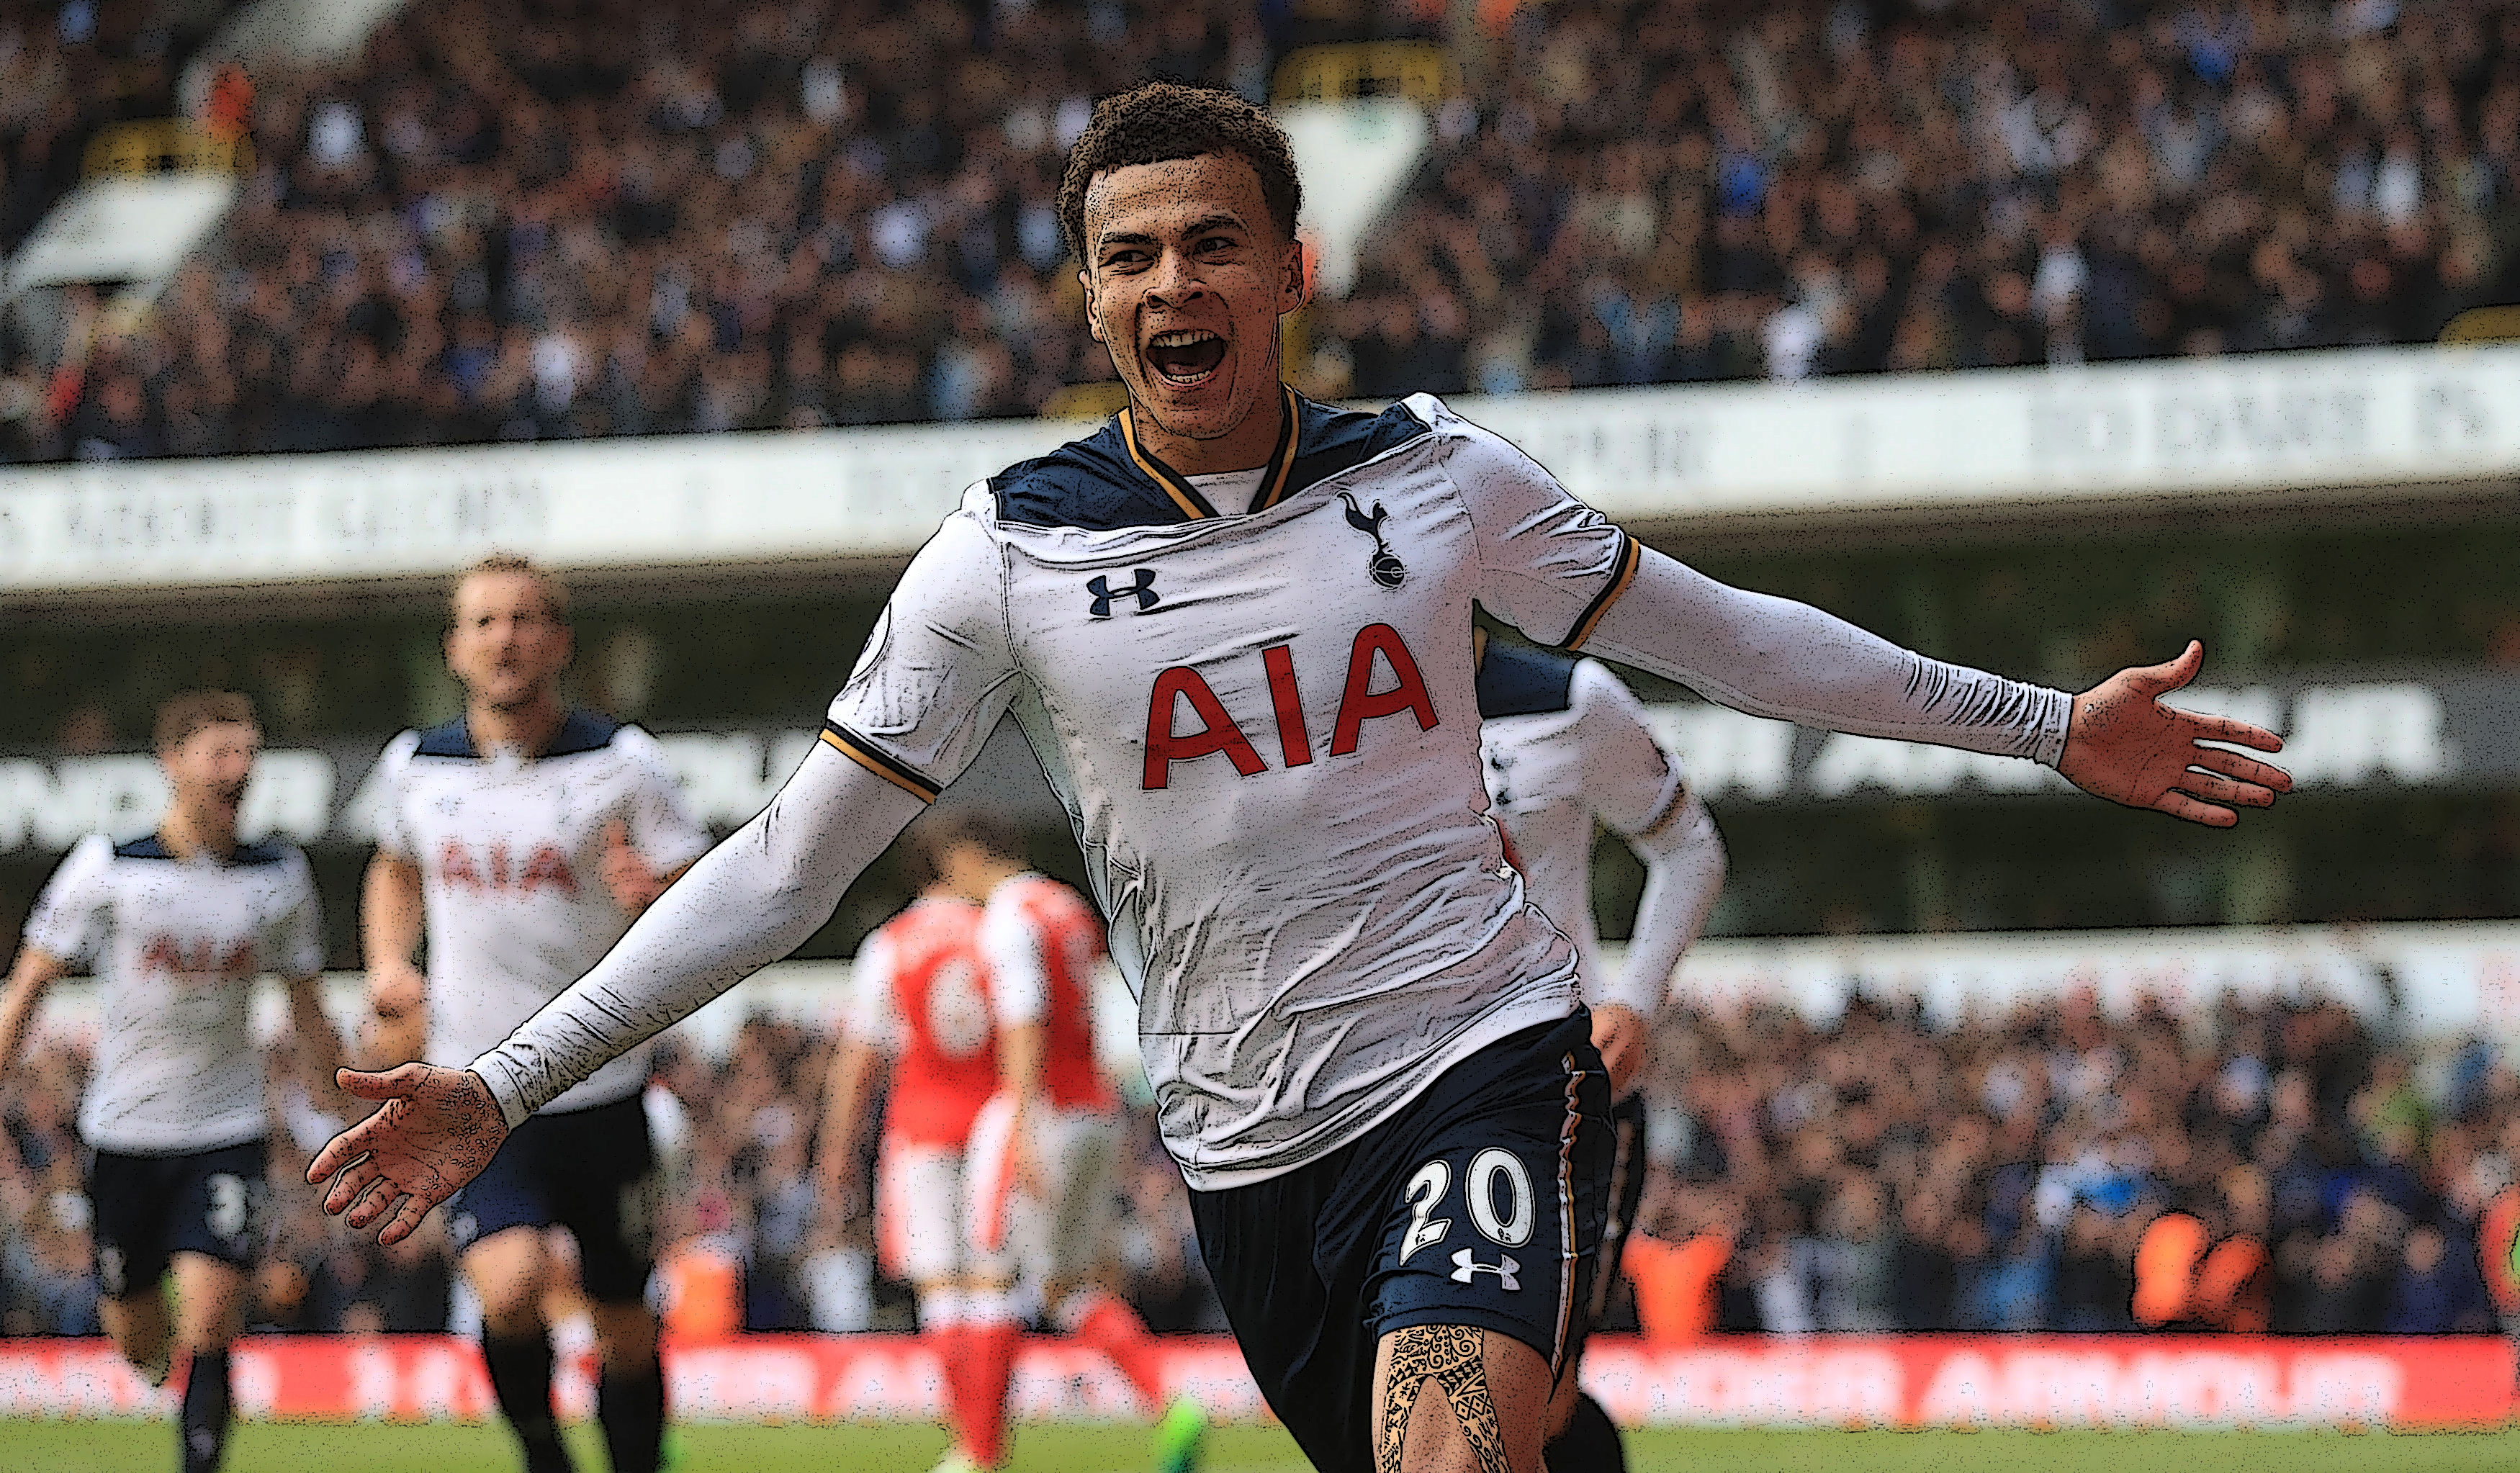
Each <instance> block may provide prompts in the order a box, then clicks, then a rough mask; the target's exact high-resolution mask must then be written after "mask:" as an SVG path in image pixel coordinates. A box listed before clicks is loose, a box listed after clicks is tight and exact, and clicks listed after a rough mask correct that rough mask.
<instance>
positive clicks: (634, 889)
mask: <svg viewBox="0 0 2520 1473" xmlns="http://www.w3.org/2000/svg"><path fill="white" fill-rule="evenodd" d="M670 883H672V880H671V878H670V877H669V876H667V875H663V874H659V873H657V872H656V871H655V870H651V869H649V868H648V862H647V861H646V860H644V859H641V858H640V857H639V851H638V850H637V849H635V848H633V847H631V844H630V826H629V825H627V824H624V823H622V822H621V821H620V820H619V819H614V820H613V821H612V822H611V823H609V824H607V825H605V826H604V888H605V889H606V890H607V891H608V892H609V893H610V894H611V896H612V903H613V904H614V905H616V906H619V907H620V908H621V909H622V910H624V911H627V912H628V913H630V914H631V915H638V914H639V913H640V912H642V911H644V910H646V909H648V908H649V907H650V906H652V905H654V904H655V903H656V897H657V896H659V895H662V894H664V893H665V886H666V885H668V884H670Z"/></svg>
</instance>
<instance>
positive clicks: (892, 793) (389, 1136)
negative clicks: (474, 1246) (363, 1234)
mask: <svg viewBox="0 0 2520 1473" xmlns="http://www.w3.org/2000/svg"><path fill="white" fill-rule="evenodd" d="M921 808H922V802H921V800H920V799H919V798H917V797H915V796H913V795H911V794H909V793H907V792H904V791H903V790H902V789H901V788H900V787H898V786H896V785H895V784H894V783H893V782H891V781H887V780H885V779H883V778H880V777H877V776H876V775H875V774H873V773H871V772H869V771H868V770H867V769H866V768H864V767H861V766H860V765H859V764H857V763H856V762H853V761H851V760H850V759H848V758H846V757H843V756H841V755H840V754H839V753H838V752H837V751H834V750H832V749H830V748H829V747H826V746H819V745H818V746H816V747H815V748H814V750H813V752H812V753H811V754H810V755H808V756H807V757H806V759H805V762H804V765H803V766H802V767H799V768H798V769H797V770H796V774H795V776H793V777H791V778H789V779H788V780H787V785H786V786H785V787H783V788H781V789H780V791H779V796H778V797H777V798H775V799H773V800H772V801H771V804H770V806H769V807H768V808H766V809H764V810H762V812H761V814H760V815H759V816H758V817H756V818H755V819H754V820H753V821H752V822H751V823H749V824H746V825H745V826H743V827H742V828H741V829H738V830H737V831H736V832H735V833H734V834H733V835H732V836H731V837H729V838H728V839H727V841H726V842H725V843H723V844H720V845H718V846H717V847H716V848H715V849H713V850H711V851H709V853H708V854H707V855H706V856H704V857H703V858H702V859H701V860H700V861H699V863H697V864H696V865H694V866H693V867H692V869H691V872H689V873H688V874H686V875H684V876H683V877H682V879H681V880H679V881H678V882H676V883H675V884H674V886H673V887H672V888H671V889H669V890H667V891H666V892H665V893H664V895H663V896H662V897H660V898H659V899H658V900H657V901H656V903H655V904H654V905H653V906H651V907H650V908H649V909H648V911H647V913H646V914H645V915H641V916H640V917H639V919H638V921H637V922H636V923H635V924H633V925H632V926H631V927H630V930H629V932H628V934H626V935H624V936H623V937H622V938H621V940H620V942H619V943H618V944H617V945H615V946H614V947H613V948H612V950H611V952H610V953H609V954H607V956H606V957H605V959H604V960H602V961H600V962H598V963H596V966H595V969H594V970H592V971H590V972H588V973H587V974H586V975H585V976H583V977H581V978H579V979H578V980H577V982H576V984H575V985H574V986H572V987H570V988H569V990H568V991H566V992H564V993H562V994H561V995H560V996H559V997H557V998H555V999H553V1000H552V1001H551V1002H550V1003H548V1004H545V1005H544V1006H543V1008H542V1010H541V1011H539V1012H536V1013H535V1014H534V1015H533V1016H532V1017H530V1018H527V1019H526V1020H525V1021H524V1022H523V1023H521V1024H519V1025H518V1026H517V1030H516V1032H515V1033H513V1034H511V1035H509V1037H508V1041H507V1042H506V1043H504V1044H502V1045H500V1046H499V1047H498V1048H496V1049H492V1050H490V1051H489V1052H488V1053H485V1054H483V1055H482V1056H481V1057H480V1058H478V1059H475V1060H474V1061H473V1063H472V1068H471V1069H470V1070H465V1071H458V1070H453V1069H441V1068H436V1067H434V1066H431V1065H427V1064H405V1065H403V1066H402V1067H401V1068H399V1069H395V1070H393V1071H391V1072H389V1073H383V1074H360V1073H356V1072H353V1071H350V1070H343V1071H342V1073H341V1076H340V1080H341V1087H342V1088H343V1089H344V1090H347V1091H348V1092H350V1093H351V1094H356V1095H358V1096H360V1097H361V1098H364V1099H378V1100H382V1101H383V1102H384V1107H383V1108H382V1109H380V1110H379V1111H377V1112H376V1113H375V1114H374V1115H371V1116H369V1117H368V1118H367V1119H366V1120H365V1121H362V1122H361V1123H359V1124H358V1125H356V1126H353V1127H352V1128H350V1129H349V1130H347V1131H345V1132H343V1133H342V1134H341V1135H339V1136H337V1137H335V1138H334V1139H333V1141H332V1142H331V1143H330V1144H328V1145H327V1146H325V1147H324V1149H323V1151H322V1152H321V1153H320V1154H318V1155H317V1156H316V1158H315V1160H314V1163H313V1164H312V1165H311V1166H310V1167H309V1168H308V1169H307V1174H306V1180H307V1181H309V1182H310V1183H322V1182H324V1181H326V1180H327V1179H328V1178H329V1179H331V1181H332V1185H331V1189H330V1190H328V1191H327V1192H326V1194H325V1198H324V1209H325V1211H327V1212H332V1213H341V1212H347V1213H348V1214H349V1222H350V1226H352V1227H368V1226H369V1225H371V1224H373V1223H376V1222H378V1221H379V1220H380V1219H386V1218H387V1214H388V1213H390V1214H391V1216H390V1219H389V1220H388V1221H386V1222H385V1226H384V1227H383V1228H382V1230H381V1231H380V1233H379V1234H378V1236H379V1238H380V1239H381V1240H382V1241H384V1242H387V1243H391V1242H398V1241H400V1240H401V1239H402V1238H404V1237H407V1236H409V1235H410V1233H411V1231H412V1229H414V1228H415V1227H419V1226H420V1222H421V1219H422V1218H424V1217H426V1216H427V1213H428V1210H429V1209H430V1208H431V1207H434V1206H436V1205H437V1204H438V1203H439V1202H442V1201H444V1200H445V1199H446V1198H447V1197H448V1196H450V1195H452V1194H453V1193H454V1191H455V1189H456V1188H457V1187H460V1186H462V1185H463V1184H464V1183H466V1182H469V1181H471V1180H472V1178H473V1177H474V1176H476V1175H478V1174H479V1172H480V1170H481V1168H482V1167H484V1166H486V1165H488V1164H489V1160H490V1156H491V1154H492V1153H493V1152H495V1151H496V1150H497V1149H498V1146H499V1142H500V1141H501V1140H503V1139H505V1138H506V1136H507V1133H508V1131H509V1130H511V1129H513V1128H514V1127H515V1126H517V1124H519V1123H521V1122H522V1121H523V1120H524V1119H525V1117H526V1116H528V1115H531V1114H532V1113H533V1112H534V1111H535V1110H538V1109H540V1108H541V1107H542V1106H543V1105H545V1104H547V1103H549V1102H550V1101H551V1100H553V1099H555V1098H557V1097H558V1096H559V1095H560V1094H562V1092H564V1091H566V1090H567V1089H569V1088H570V1087H571V1086H573V1085H575V1084H577V1083H578V1082H579V1081H581V1080H583V1079H585V1078H586V1077H587V1076H589V1075H591V1074H593V1073H594V1072H595V1071H596V1070H597V1069H599V1068H602V1067H603V1066H604V1065H605V1064H607V1063H609V1062H610V1061H611V1060H613V1059H614V1058H617V1057H619V1056H620V1055H621V1054H623V1053H625V1052H628V1051H629V1050H630V1049H635V1048H637V1047H638V1046H639V1045H641V1044H643V1043H645V1042H647V1041H648V1040H649V1039H650V1038H652V1037H654V1036H655V1035H656V1034H657V1033H659V1032H661V1031H663V1030H664V1029H666V1028H668V1027H670V1026H672V1025H673V1024H674V1023H677V1022H679V1021H681V1020H682V1019H683V1018H685V1017H688V1016H690V1015H691V1014H692V1013H693V1012H695V1011H697V1009H698V1008H699V1007H700V1006H701V1005H702V1004H705V1003H707V1002H709V1001H710V1000H711V999H713V998H715V997H717V996H718V994H720V993H722V992H725V991H726V990H727V989H728V988H730V987H732V986H734V985H735V984H736V983H737V982H739V981H741V980H742V979H743V978H744V977H746V976H749V975H750V974H752V973H753V972H755V971H758V970H759V969H760V968H762V967H763V966H766V965H768V964H769V963H770V962H773V961H776V960H779V959H780V958H782V957H785V956H787V954H788V953H789V952H791V951H794V950H795V949H796V948H797V947H798V946H799V945H801V944H802V943H803V942H804V940H805V938H807V937H808V936H811V935H812V934H814V932H815V931H816V930H817V929H819V928H820V927H821V926H822V924H823V922H824V921H826V920H828V919H829V918H830V917H831V915H832V908H833V907H835V906H836V905H838V904H839V900H840V896H841V894H842V892H844V891H846V890H847V889H848V887H849V883H850V881H852V880H854V879H856V878H857V876H858V874H859V873H860V871H862V870H865V869H866V867H867V866H868V865H869V864H871V863H873V862H874V860H875V858H876V856H877V855H879V854H881V853H882V852H883V850H884V846H885V845H887V844H890V843H891V842H892V840H893V837H894V835H896V834H898V833H900V832H901V830H902V829H903V828H904V827H905V826H908V825H909V823H910V821H911V819H912V818H913V817H915V816H916V815H917V814H918V813H919V811H920V809H921Z"/></svg>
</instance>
